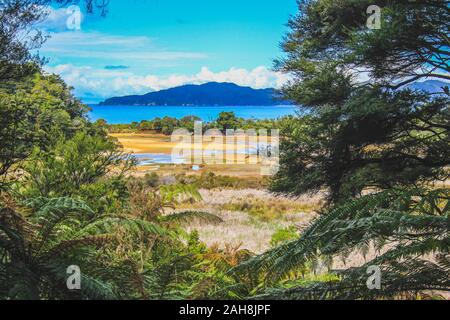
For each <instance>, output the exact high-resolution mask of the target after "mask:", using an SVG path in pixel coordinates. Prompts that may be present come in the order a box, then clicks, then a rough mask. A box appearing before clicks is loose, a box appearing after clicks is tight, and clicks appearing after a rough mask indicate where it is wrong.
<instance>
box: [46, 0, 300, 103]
mask: <svg viewBox="0 0 450 320" xmlns="http://www.w3.org/2000/svg"><path fill="white" fill-rule="evenodd" d="M48 12H49V15H48V17H47V19H46V20H45V21H44V22H42V23H41V24H39V26H38V27H39V28H41V29H43V30H44V31H45V32H46V33H47V34H48V35H49V39H48V41H47V42H46V43H45V44H44V46H43V47H42V48H41V49H40V50H39V53H40V55H42V56H44V57H46V58H47V59H48V63H47V65H46V66H45V70H46V71H48V72H51V73H56V74H59V75H61V76H62V78H63V79H64V80H65V81H66V82H68V84H69V85H71V86H73V87H74V88H75V89H74V93H75V95H76V96H78V97H80V98H81V99H82V100H83V101H84V102H87V103H95V102H98V101H102V100H104V99H105V98H108V97H111V96H121V95H129V94H144V93H147V92H151V91H155V90H161V89H166V88H171V87H175V86H179V85H183V84H187V83H195V84H201V83H205V82H209V81H217V82H234V83H236V84H238V85H243V86H250V87H253V88H268V87H280V86H281V85H282V84H283V83H285V82H286V81H287V79H288V76H287V75H284V74H281V73H278V72H274V71H273V70H272V67H273V60H274V59H276V58H278V57H282V52H281V49H280V47H279V44H280V42H281V41H282V38H283V36H284V35H285V34H286V33H287V32H288V28H287V27H286V23H287V21H288V19H289V17H290V16H291V15H294V14H296V12H297V5H296V0H278V1H275V0H191V1H188V0H110V5H109V7H108V13H107V15H106V17H101V16H100V15H99V14H95V13H94V14H91V15H88V14H86V13H84V12H83V8H81V15H80V19H79V22H80V23H79V24H78V23H77V17H78V16H77V13H76V8H69V9H68V8H66V7H64V8H61V7H52V8H49V11H48ZM78 26H79V29H78Z"/></svg>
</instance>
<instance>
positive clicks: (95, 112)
mask: <svg viewBox="0 0 450 320" xmlns="http://www.w3.org/2000/svg"><path fill="white" fill-rule="evenodd" d="M90 107H91V108H92V110H91V111H90V112H89V118H90V120H91V121H96V120H98V119H104V120H106V121H107V122H108V123H109V124H126V123H131V122H140V121H141V120H153V119H155V118H157V117H160V118H163V117H165V116H169V117H173V118H177V119H180V118H183V117H185V116H189V115H195V116H198V117H200V118H201V119H202V120H203V121H212V120H215V119H216V118H217V117H218V115H219V113H221V112H223V111H232V112H234V113H235V114H236V116H237V117H240V118H244V119H276V118H279V117H283V116H286V115H294V114H295V113H296V111H297V108H296V107H295V106H235V107H223V106H220V107H219V106H201V107H186V106H162V107H159V106H158V107H157V106H100V105H90Z"/></svg>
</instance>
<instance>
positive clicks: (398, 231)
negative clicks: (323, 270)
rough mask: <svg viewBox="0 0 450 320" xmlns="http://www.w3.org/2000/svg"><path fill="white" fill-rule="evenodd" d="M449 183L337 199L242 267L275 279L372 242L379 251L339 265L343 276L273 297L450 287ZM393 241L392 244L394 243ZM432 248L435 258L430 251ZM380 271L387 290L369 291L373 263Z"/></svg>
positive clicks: (356, 295)
mask: <svg viewBox="0 0 450 320" xmlns="http://www.w3.org/2000/svg"><path fill="white" fill-rule="evenodd" d="M449 200H450V192H449V190H448V189H441V190H433V191H425V190H421V189H412V190H408V191H403V190H396V189H393V190H389V191H383V192H380V193H376V194H372V195H367V196H364V197H361V198H359V199H356V200H353V201H351V202H348V203H346V204H343V205H340V206H336V207H334V208H332V209H330V210H329V211H328V212H327V213H326V214H323V215H322V216H320V217H319V218H317V219H316V220H315V221H313V222H312V223H311V225H310V226H309V227H308V228H307V229H306V231H304V232H303V233H302V235H301V236H300V238H299V239H298V240H294V241H291V242H288V243H286V244H283V245H281V246H279V247H277V248H275V249H272V250H270V251H268V252H266V253H264V254H263V255H261V256H259V257H256V258H254V259H253V260H249V261H248V262H247V263H245V264H242V265H241V266H239V267H238V268H237V269H236V270H237V271H238V272H261V273H262V274H263V275H264V278H265V281H266V282H267V283H268V284H272V283H274V282H275V281H278V280H280V279H283V278H284V277H286V276H288V275H289V274H290V272H292V271H293V270H296V269H297V268H299V267H301V266H304V265H305V264H307V263H313V264H317V262H318V261H324V262H327V263H329V262H330V261H332V260H331V259H332V258H341V259H345V258H346V257H348V256H349V254H350V253H352V252H355V250H356V251H357V252H360V253H361V254H363V255H365V254H366V252H367V251H368V248H369V247H370V246H373V247H374V248H375V250H376V252H377V256H376V257H374V258H373V259H372V260H371V261H367V262H366V263H365V264H364V265H362V266H360V267H357V268H350V269H347V270H343V271H342V270H341V271H339V275H340V276H341V280H340V281H333V282H327V283H325V284H323V283H318V284H313V285H311V286H310V287H296V288H295V289H289V290H276V291H272V290H269V291H268V293H267V295H268V296H269V297H277V295H279V297H280V298H290V299H302V298H303V299H305V298H311V299H315V298H327V299H360V298H363V299H368V298H394V297H398V296H400V295H402V294H407V293H410V292H417V291H420V290H434V289H435V290H448V288H449V286H450V283H449V280H448V277H447V276H445V275H446V274H447V275H448V272H449V271H450V270H449V266H450V264H449V255H448V252H449V244H450V242H449V240H450V238H449V236H450V235H449V230H450V229H449V226H450V218H449V209H450V205H449V204H450V202H449ZM392 244H393V245H392ZM429 255H433V256H434V257H435V259H433V260H428V259H425V257H427V256H429ZM373 265H375V266H379V267H380V268H381V270H382V276H383V281H382V283H383V288H382V290H369V289H368V288H367V285H366V280H367V268H368V267H369V266H373Z"/></svg>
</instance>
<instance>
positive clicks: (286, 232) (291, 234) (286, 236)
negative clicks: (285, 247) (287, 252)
mask: <svg viewBox="0 0 450 320" xmlns="http://www.w3.org/2000/svg"><path fill="white" fill-rule="evenodd" d="M297 237H298V229H297V227H295V226H290V227H287V228H282V229H278V230H277V231H275V233H274V234H273V235H272V239H271V240H270V245H271V246H272V247H276V246H278V245H280V244H282V243H283V242H287V241H290V240H294V239H296V238H297Z"/></svg>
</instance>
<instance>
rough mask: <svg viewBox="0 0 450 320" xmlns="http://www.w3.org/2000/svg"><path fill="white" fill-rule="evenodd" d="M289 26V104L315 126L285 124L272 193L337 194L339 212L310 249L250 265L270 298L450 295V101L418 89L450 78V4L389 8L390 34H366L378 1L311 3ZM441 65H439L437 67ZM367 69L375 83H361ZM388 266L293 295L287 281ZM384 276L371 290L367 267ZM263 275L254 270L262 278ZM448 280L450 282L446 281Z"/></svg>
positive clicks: (308, 241)
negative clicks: (322, 269)
mask: <svg viewBox="0 0 450 320" xmlns="http://www.w3.org/2000/svg"><path fill="white" fill-rule="evenodd" d="M299 4H300V12H299V14H298V15H297V16H296V17H293V18H292V19H291V21H290V22H289V26H290V28H291V31H290V33H289V35H288V36H287V37H286V38H285V41H284V43H283V49H284V51H285V52H286V58H285V59H283V60H280V61H278V62H277V68H278V69H279V70H280V71H286V72H290V73H291V74H292V75H293V80H292V81H291V82H290V83H289V84H288V85H287V86H285V87H284V88H283V93H284V96H285V98H286V99H289V100H292V101H295V102H296V103H298V104H299V105H301V106H302V108H303V109H304V110H307V112H308V113H307V116H304V117H302V118H299V119H296V118H288V119H286V120H285V121H283V122H282V123H281V126H282V130H281V135H282V137H283V141H282V145H281V158H280V165H281V167H280V171H279V172H278V174H277V176H276V177H275V179H274V180H273V182H272V185H271V189H272V190H274V191H278V192H287V193H291V194H294V195H300V194H304V193H307V192H317V191H319V190H320V191H323V190H324V189H325V190H328V191H329V206H328V207H326V208H324V210H323V211H324V212H323V214H322V215H321V216H320V217H319V218H318V219H317V220H315V221H314V222H313V223H312V224H311V225H310V226H309V227H308V228H307V229H306V230H305V231H303V232H302V235H301V236H300V238H299V239H298V240H295V241H291V242H289V243H286V244H283V245H281V246H279V247H277V248H275V249H273V250H270V251H268V252H267V253H265V254H263V255H261V256H260V257H257V258H255V259H253V260H252V261H249V262H248V263H247V264H244V265H242V266H240V267H239V269H238V270H239V271H243V270H246V272H260V274H261V276H262V277H264V279H265V282H266V284H268V285H269V286H270V287H273V288H274V289H268V290H266V291H265V292H264V293H261V294H260V295H257V297H258V298H278V299H377V298H397V297H416V296H417V293H418V292H423V291H424V290H433V289H436V290H445V291H448V290H449V288H450V283H449V281H448V273H449V265H450V264H449V256H448V252H449V248H448V245H449V238H448V236H449V234H448V230H449V216H448V209H449V206H448V199H449V190H448V188H447V189H443V190H435V189H434V188H433V187H430V186H432V185H433V184H434V183H435V182H436V181H446V180H447V179H448V178H449V171H448V165H449V164H450V163H449V159H450V154H449V150H450V148H449V146H450V144H449V142H450V138H449V130H450V126H449V119H450V117H449V102H450V100H449V95H448V88H442V91H440V92H437V93H426V92H419V91H413V90H410V89H407V88H406V87H405V86H406V85H407V84H410V83H411V82H413V81H416V80H418V79H422V78H443V79H449V76H448V72H449V68H448V59H449V51H448V47H449V40H448V39H449V29H448V23H447V22H446V21H448V18H449V10H448V1H422V2H420V3H412V2H411V1H382V2H381V3H378V5H379V6H380V7H381V8H382V15H381V16H382V27H381V29H376V30H369V29H368V28H367V26H366V20H367V14H366V9H367V7H368V6H369V5H371V4H372V3H371V2H370V1H350V0H348V1H328V0H311V1H301V2H300V3H299ZM429 66H432V67H429ZM362 70H364V72H366V73H367V75H368V76H369V77H370V82H366V83H364V82H362V81H361V80H360V79H359V78H358V75H359V73H360V72H361V71H362ZM369 248H374V249H375V252H376V256H375V257H374V258H372V259H371V261H367V263H366V264H364V265H362V266H358V267H354V268H348V269H346V270H338V271H337V273H338V275H339V279H334V280H333V281H328V282H325V283H323V282H322V283H321V282H317V283H313V284H309V285H306V286H305V285H299V286H296V287H293V288H289V289H287V288H286V287H283V286H281V287H280V286H278V283H279V281H282V279H284V278H286V277H288V276H289V275H291V273H292V272H294V271H295V270H298V269H299V268H303V267H305V266H307V265H308V264H312V265H316V264H318V263H319V262H322V263H324V264H325V265H328V266H329V267H331V265H332V260H333V259H336V258H339V257H342V258H345V257H347V256H348V255H349V254H350V253H351V252H359V253H360V254H362V255H366V253H367V252H368V250H369ZM371 265H376V266H379V267H380V268H381V270H382V277H383V280H382V289H381V290H368V289H367V286H366V280H367V277H368V275H367V273H366V272H367V267H368V266H371ZM250 270H251V271H250ZM446 275H447V276H446Z"/></svg>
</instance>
